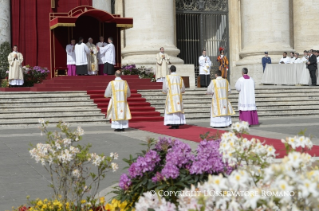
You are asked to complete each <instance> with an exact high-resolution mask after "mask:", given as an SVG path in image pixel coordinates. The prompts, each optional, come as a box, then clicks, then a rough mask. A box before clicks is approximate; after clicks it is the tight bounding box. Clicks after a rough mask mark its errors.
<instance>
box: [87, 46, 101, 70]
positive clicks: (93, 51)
mask: <svg viewBox="0 0 319 211" xmlns="http://www.w3.org/2000/svg"><path fill="white" fill-rule="evenodd" d="M86 46H87V47H88V48H89V49H90V53H88V54H87V57H88V73H89V75H96V74H97V71H98V69H99V67H98V61H97V53H98V50H97V48H96V46H95V45H94V44H91V43H89V42H88V43H86Z"/></svg>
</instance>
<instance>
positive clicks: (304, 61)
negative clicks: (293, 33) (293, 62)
mask: <svg viewBox="0 0 319 211" xmlns="http://www.w3.org/2000/svg"><path fill="white" fill-rule="evenodd" d="M303 54H304V56H303V57H302V58H301V61H302V63H307V62H308V51H307V50H305V51H304V52H303Z"/></svg>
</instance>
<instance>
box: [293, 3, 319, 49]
mask: <svg viewBox="0 0 319 211" xmlns="http://www.w3.org/2000/svg"><path fill="white" fill-rule="evenodd" d="M318 9H319V1H317V0H310V1H302V0H294V1H293V14H294V18H293V22H294V48H295V50H296V52H299V53H300V54H303V51H304V50H309V49H315V50H318V49H319V43H318V36H319V27H318V25H317V23H316V17H317V16H318Z"/></svg>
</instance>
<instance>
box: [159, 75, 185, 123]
mask: <svg viewBox="0 0 319 211" xmlns="http://www.w3.org/2000/svg"><path fill="white" fill-rule="evenodd" d="M162 91H163V93H164V94H167V95H166V103H165V115H164V125H183V124H186V119H185V115H184V108H183V98H182V93H184V92H185V86H184V81H183V79H182V77H181V76H178V75H177V74H176V73H172V74H171V75H167V76H166V80H165V81H164V82H163V90H162Z"/></svg>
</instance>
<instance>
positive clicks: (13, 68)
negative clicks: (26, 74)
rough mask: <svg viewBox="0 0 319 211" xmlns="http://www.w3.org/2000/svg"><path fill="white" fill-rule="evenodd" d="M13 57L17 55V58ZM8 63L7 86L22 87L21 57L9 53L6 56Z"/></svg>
mask: <svg viewBox="0 0 319 211" xmlns="http://www.w3.org/2000/svg"><path fill="white" fill-rule="evenodd" d="M15 55H17V58H15ZM8 62H9V77H8V80H9V84H10V85H14V86H15V85H20V86H21V85H23V83H24V80H23V69H22V62H23V56H22V54H21V53H19V52H15V51H13V52H11V53H10V54H9V56H8Z"/></svg>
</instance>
